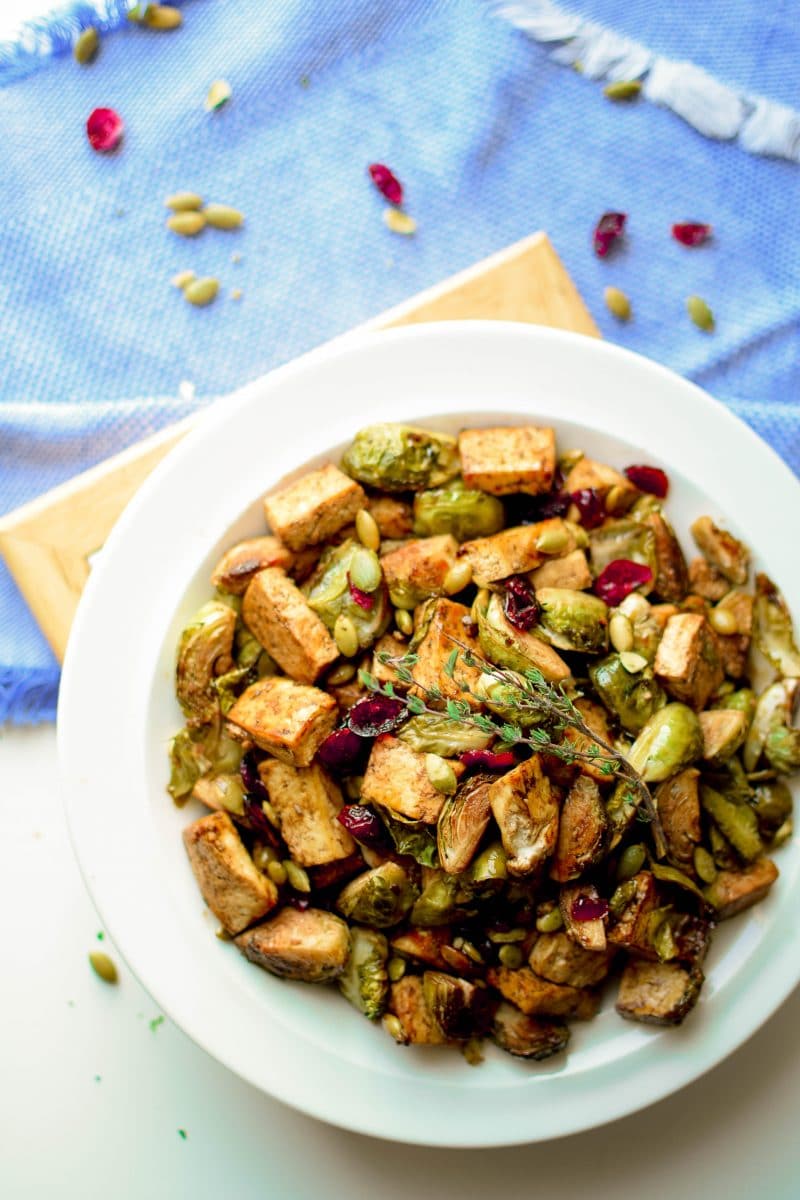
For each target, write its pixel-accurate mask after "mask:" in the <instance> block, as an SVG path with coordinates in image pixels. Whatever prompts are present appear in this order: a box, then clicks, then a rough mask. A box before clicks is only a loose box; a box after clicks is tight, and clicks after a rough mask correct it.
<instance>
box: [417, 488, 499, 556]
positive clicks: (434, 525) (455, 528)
mask: <svg viewBox="0 0 800 1200" xmlns="http://www.w3.org/2000/svg"><path fill="white" fill-rule="evenodd" d="M504 520H505V512H504V509H503V505H502V503H501V502H500V501H499V500H498V499H497V497H496V496H490V495H488V493H486V492H479V491H477V490H476V489H474V488H468V487H466V486H465V484H464V481H463V479H453V480H452V481H451V482H450V483H446V484H445V485H444V486H443V487H438V488H433V489H432V490H431V491H429V492H417V494H416V496H415V497H414V533H415V534H417V536H418V537H431V536H433V535H434V534H437V533H451V534H452V535H453V537H454V538H455V539H456V540H457V541H459V542H466V541H468V539H469V538H478V537H488V536H489V535H490V534H492V533H497V531H498V529H502V527H503V523H504Z"/></svg>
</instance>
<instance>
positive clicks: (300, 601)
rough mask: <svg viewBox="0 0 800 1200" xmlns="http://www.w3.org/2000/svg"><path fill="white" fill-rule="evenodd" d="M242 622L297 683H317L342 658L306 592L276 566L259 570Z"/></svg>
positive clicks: (250, 590)
mask: <svg viewBox="0 0 800 1200" xmlns="http://www.w3.org/2000/svg"><path fill="white" fill-rule="evenodd" d="M242 619H243V620H244V623H245V625H246V626H247V628H248V629H249V630H250V632H251V633H252V635H253V637H254V638H256V640H257V641H259V642H260V643H261V645H262V646H263V647H264V649H265V650H267V651H268V652H269V653H270V654H271V655H272V657H273V658H274V659H275V661H276V663H277V664H278V666H280V667H282V668H283V670H284V671H285V672H286V674H287V675H290V676H291V677H292V679H296V680H297V682H298V683H314V682H315V680H316V679H317V678H318V677H319V676H320V675H321V674H322V672H323V671H324V670H325V668H326V667H329V666H330V665H331V663H333V662H335V661H336V659H337V658H338V657H339V651H338V650H337V649H336V643H335V642H334V640H333V638H332V637H331V635H330V634H329V633H328V631H327V629H326V628H325V626H324V625H323V623H322V621H321V620H320V619H319V617H318V616H317V614H316V613H315V612H313V611H312V609H310V608H309V607H308V605H307V604H306V598H305V596H304V595H303V593H302V592H301V591H300V590H299V588H297V587H295V585H294V584H293V583H292V581H291V579H289V577H288V576H287V575H286V574H285V573H284V572H283V571H281V570H278V568H277V567H267V569H266V570H265V571H259V573H258V575H256V576H255V578H254V579H253V580H252V582H251V583H250V584H249V586H248V588H247V591H246V592H245V594H244V601H243V603H242Z"/></svg>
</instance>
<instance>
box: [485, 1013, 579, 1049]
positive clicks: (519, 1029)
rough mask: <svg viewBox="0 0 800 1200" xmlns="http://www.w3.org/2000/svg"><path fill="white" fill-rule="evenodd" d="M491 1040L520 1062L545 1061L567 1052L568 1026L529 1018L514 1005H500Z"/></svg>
mask: <svg viewBox="0 0 800 1200" xmlns="http://www.w3.org/2000/svg"><path fill="white" fill-rule="evenodd" d="M492 1038H493V1039H494V1041H495V1042H496V1043H497V1045H498V1046H499V1047H500V1049H501V1050H506V1051H507V1052H508V1053H509V1054H513V1055H515V1057H517V1058H532V1059H536V1060H542V1059H545V1058H551V1057H552V1056H553V1055H554V1054H558V1053H559V1052H560V1051H561V1050H565V1049H566V1047H567V1043H568V1042H569V1026H568V1025H565V1024H564V1023H563V1021H553V1020H547V1019H546V1018H544V1017H527V1016H526V1015H525V1013H523V1012H520V1010H519V1009H518V1008H514V1006H513V1004H501V1005H500V1006H499V1007H498V1009H497V1012H496V1013H495V1015H494V1024H493V1025H492Z"/></svg>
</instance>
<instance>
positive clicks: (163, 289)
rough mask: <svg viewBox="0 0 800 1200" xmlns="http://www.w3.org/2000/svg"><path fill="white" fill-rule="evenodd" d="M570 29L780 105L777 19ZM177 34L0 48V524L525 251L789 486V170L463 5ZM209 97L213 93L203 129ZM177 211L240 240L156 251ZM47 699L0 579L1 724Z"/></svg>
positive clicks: (792, 204) (747, 16) (784, 62)
mask: <svg viewBox="0 0 800 1200" xmlns="http://www.w3.org/2000/svg"><path fill="white" fill-rule="evenodd" d="M570 7H571V8H572V9H573V10H574V11H576V12H580V13H581V14H582V15H585V16H591V17H592V18H594V19H596V20H601V21H602V22H603V23H604V24H605V25H607V26H608V27H610V28H612V29H616V30H618V31H620V32H624V33H626V34H628V35H630V36H633V37H635V38H636V39H637V40H638V41H640V42H646V43H647V44H652V45H653V48H654V49H655V50H657V51H660V52H663V53H669V54H671V55H672V56H674V57H684V58H689V59H693V60H694V61H696V62H697V63H698V64H699V65H700V66H704V67H706V68H707V69H708V70H709V71H711V72H713V73H715V74H717V75H718V76H719V77H720V78H722V79H724V80H725V81H726V82H729V83H734V84H737V85H742V86H747V87H753V86H754V80H753V76H754V73H756V72H757V74H758V79H759V82H758V88H757V90H759V91H761V92H762V93H765V94H767V95H768V96H772V97H773V98H775V99H779V100H783V101H784V102H786V101H792V100H793V99H794V98H796V97H797V95H798V87H797V84H798V82H800V24H798V22H797V21H796V20H795V17H794V16H793V14H792V13H791V12H790V9H791V7H792V6H790V5H785V4H782V5H764V4H757V3H755V0H739V2H738V3H736V4H731V3H730V0H706V3H705V4H704V5H702V6H699V7H698V6H693V7H692V10H691V14H690V16H688V15H686V14H687V10H686V8H685V6H667V5H663V4H661V3H656V2H655V0H654V2H651V3H646V2H645V0H586V2H585V3H572V4H571V5H570ZM673 7H675V8H680V9H681V11H682V12H683V13H684V19H683V20H681V21H678V20H676V19H674V18H670V17H669V16H668V14H667V10H669V11H670V12H671V11H672V9H673ZM90 8H91V6H90V5H87V4H82V5H80V6H78V9H79V13H80V16H81V19H82V21H83V22H84V23H86V20H87V12H88V11H89V10H90ZM111 9H113V5H110V4H109V3H106V5H105V12H106V14H108V13H109V11H110V10H111ZM183 12H184V18H185V20H184V25H183V28H182V29H180V30H178V31H177V32H175V33H170V34H159V33H153V32H148V31H146V30H142V29H139V28H135V27H133V26H131V25H130V24H129V23H127V22H123V25H122V27H121V28H119V29H118V30H117V31H115V32H112V33H110V34H109V35H108V36H106V37H104V40H103V44H102V48H101V52H100V55H99V57H98V59H97V61H96V62H95V63H94V64H93V65H91V66H89V67H85V68H81V67H78V66H77V65H76V64H75V63H74V62H73V60H72V58H71V56H70V55H69V54H66V53H60V54H59V53H57V52H58V51H59V49H60V50H62V51H63V49H64V46H65V44H66V43H67V42H68V40H69V39H68V38H67V37H66V36H65V34H64V29H65V28H66V27H67V26H68V25H69V15H70V14H69V13H67V20H66V26H65V24H64V13H62V14H61V18H60V21H59V22H53V23H51V26H50V30H51V32H52V33H53V34H54V36H53V38H52V39H51V42H52V49H53V50H54V53H53V54H52V55H51V56H50V57H42V56H41V55H40V54H38V51H37V53H34V54H33V55H32V54H31V53H30V51H29V49H26V47H30V45H31V44H32V39H31V38H28V39H26V40H25V41H24V42H23V43H17V44H16V45H14V46H11V47H0V84H3V83H5V84H6V85H7V86H5V88H4V90H3V92H2V95H0V153H1V154H2V163H3V170H2V173H0V211H2V213H3V222H2V232H0V336H1V338H2V360H1V361H2V367H1V368H0V511H6V510H9V509H11V508H13V507H15V506H16V505H18V504H21V503H22V502H24V501H25V500H28V499H30V498H31V497H33V496H35V495H36V494H38V493H40V492H42V491H44V490H45V489H47V488H49V487H51V486H53V485H54V484H56V483H58V482H59V481H60V480H62V479H64V478H66V477H68V476H70V475H72V474H74V473H75V472H77V471H79V470H81V469H83V468H85V467H87V466H89V465H90V464H92V463H94V462H97V461H99V460H100V459H102V458H104V457H105V456H107V455H108V454H110V453H112V452H113V451H115V450H118V449H120V448H121V447H123V446H124V445H127V444H129V443H131V442H132V441H134V440H136V439H137V438H139V437H141V436H143V435H145V434H147V433H149V432H152V431H153V430H154V429H156V428H158V427H160V426H161V425H163V424H165V423H166V422H168V421H172V420H175V419H176V418H178V417H180V416H182V415H184V414H185V412H186V411H188V409H189V408H190V407H191V406H192V404H199V403H202V402H205V401H207V400H209V399H212V398H214V397H216V396H219V395H222V394H224V393H225V392H227V391H229V390H230V389H232V388H235V387H237V386H239V385H240V384H242V383H244V382H245V381H247V380H249V379H252V378H253V377H255V376H257V375H259V374H261V373H262V372H264V371H267V370H269V369H270V368H271V367H274V366H276V365H277V364H279V363H281V362H285V361H286V360H288V359H290V358H292V357H294V356H295V355H297V354H299V353H301V352H302V351H304V350H307V349H309V348H310V347H312V346H314V345H316V344H318V343H320V342H322V341H324V340H325V339H327V338H329V337H331V336H333V335H335V334H338V333H341V332H343V331H344V330H346V329H347V328H348V327H350V326H352V325H355V324H357V323H358V322H360V321H362V320H364V319H365V318H367V317H369V316H370V315H372V314H375V313H377V312H379V311H381V310H382V309H384V308H386V307H388V306H389V305H392V304H395V303H397V302H398V301H400V300H402V299H403V298H405V297H407V296H409V295H411V294H413V293H414V292H416V291H418V290H419V289H421V288H423V287H426V286H428V285H430V284H433V283H435V282H437V281H439V280H441V279H443V278H444V277H445V276H447V275H449V274H451V273H452V272H454V271H457V270H459V269H461V268H463V267H466V266H468V265H470V264H471V263H474V262H475V261H476V260H478V259H480V258H482V257H483V256H485V255H487V254H489V253H491V252H493V251H495V250H498V249H500V248H501V247H503V246H505V245H507V244H508V243H510V242H513V241H515V240H516V239H518V238H520V237H522V236H524V235H525V234H527V233H530V232H531V231H533V230H535V229H539V228H542V229H546V230H547V231H548V232H549V234H550V236H551V238H552V240H553V242H554V244H555V246H556V249H557V250H558V252H559V253H560V254H561V256H562V258H563V259H564V261H565V263H566V265H567V267H568V269H569V271H570V272H571V274H572V276H573V278H574V279H575V281H576V283H577V284H578V286H579V288H580V290H581V292H582V293H583V295H584V297H585V299H586V301H587V303H588V304H589V306H590V308H591V309H592V311H593V313H594V315H595V316H596V318H597V320H598V322H599V324H600V326H601V329H602V331H603V334H604V336H606V337H607V338H611V339H612V340H615V341H618V342H621V343H623V344H624V345H627V346H629V347H631V348H633V349H634V350H638V351H641V352H643V353H644V354H647V355H650V356H651V357H653V358H655V359H658V360H660V361H661V362H664V363H666V364H668V365H669V366H670V367H673V368H674V369H675V370H677V371H679V372H681V373H682V374H684V375H686V376H687V377H689V378H691V379H694V380H696V381H697V382H699V383H701V384H702V385H703V386H705V387H706V388H708V389H709V390H710V391H711V392H712V393H714V394H715V395H717V396H719V397H720V398H721V399H723V400H724V401H726V402H727V403H728V404H729V405H730V406H731V408H732V409H733V410H734V411H735V412H737V413H739V414H740V415H741V416H742V417H744V419H745V420H747V421H749V422H750V423H751V424H752V425H753V426H754V427H755V428H756V429H757V430H758V431H759V432H760V433H761V434H762V435H763V436H764V437H765V438H766V439H767V440H768V441H769V442H771V443H772V445H774V446H775V448H776V449H777V450H778V451H779V452H780V453H781V454H783V456H784V457H785V458H786V460H787V461H788V462H789V463H790V464H791V465H792V466H794V467H795V469H796V468H797V467H798V465H799V464H800V419H799V418H798V407H797V398H798V394H800V388H799V386H798V385H800V355H799V354H798V353H797V351H798V342H799V339H798V333H799V331H800V287H798V279H799V278H800V239H798V237H797V232H796V219H795V217H796V209H797V197H798V182H799V181H800V175H798V168H797V166H795V165H793V164H791V163H788V162H784V161H777V160H770V159H766V158H758V157H754V156H750V155H748V154H746V153H745V152H744V151H742V150H741V149H739V148H738V147H737V146H735V145H728V144H723V143H716V142H712V141H709V140H706V139H704V138H703V137H702V136H700V135H699V134H698V133H697V132H695V131H694V130H693V129H691V128H690V127H689V126H688V125H686V124H684V123H683V122H682V121H681V120H680V119H679V118H677V117H676V116H674V115H673V114H671V113H670V112H667V111H665V110H662V109H659V108H656V107H655V106H653V105H651V104H648V103H646V102H645V101H640V102H635V103H633V104H629V105H619V104H612V103H610V102H609V101H607V100H605V99H604V98H603V95H602V90H601V87H600V86H599V85H598V84H597V83H595V82H593V81H591V80H588V79H586V78H585V77H582V76H581V75H580V74H579V73H577V72H575V71H574V70H570V69H568V68H565V67H563V66H559V65H557V64H556V63H554V62H553V61H552V60H551V59H550V57H549V51H548V49H547V48H546V47H543V46H540V45H538V44H536V43H534V42H532V41H531V40H529V39H528V38H526V37H525V36H524V35H523V34H522V33H520V32H519V31H518V30H516V29H514V28H513V27H512V26H511V24H509V23H508V22H507V21H504V20H502V19H500V18H498V17H497V16H496V15H495V14H494V13H493V12H492V10H491V9H490V7H489V6H487V5H486V4H484V3H483V2H481V0H435V2H429V0H428V2H426V0H398V2H396V3H392V4H386V3H383V2H382V0H338V2H337V3H321V4H309V3H308V2H307V0H275V2H273V3H271V4H269V5H264V4H263V3H262V0H239V2H238V3H236V4H230V3H229V4H225V3H216V4H205V3H200V2H199V0H198V2H192V3H187V4H186V5H185V6H184V8H183ZM118 16H119V14H118V13H117V17H118ZM110 19H111V18H110ZM39 33H40V34H41V30H40V31H39ZM42 44H47V39H42V37H41V36H39V37H38V39H36V46H37V47H40V46H41V45H42ZM217 78H225V79H227V80H228V81H229V82H230V84H231V86H232V89H233V98H232V100H231V101H230V103H229V104H228V105H227V106H226V107H225V108H223V109H221V110H220V111H219V112H214V113H207V112H205V111H204V107H203V101H204V99H205V96H206V93H207V90H208V87H209V85H210V84H211V82H212V81H213V80H214V79H217ZM770 89H771V90H770ZM97 106H110V107H113V108H115V109H117V110H118V111H119V112H120V114H121V115H122V116H123V118H124V120H125V123H126V132H125V137H124V141H123V143H122V145H121V147H120V148H119V150H118V151H117V152H116V153H114V154H110V155H100V154H96V153H94V152H93V151H92V150H91V149H90V147H89V145H88V142H87V140H86V135H85V130H84V126H85V121H86V118H87V116H88V114H89V112H90V111H91V110H92V109H93V108H95V107H97ZM375 160H378V161H382V162H385V163H388V164H389V165H390V166H391V167H392V169H393V170H394V171H395V172H396V173H397V174H398V175H399V177H400V178H401V179H402V180H403V182H404V183H405V185H406V191H407V208H408V211H409V212H410V213H412V214H413V216H414V217H415V218H416V219H417V221H418V223H419V229H418V233H417V234H416V236H415V237H413V238H401V237H399V236H397V235H396V234H393V233H391V232H390V231H389V230H388V229H387V228H386V227H385V226H384V224H383V222H382V220H381V213H382V209H383V208H384V206H385V205H384V202H383V200H382V198H381V197H380V195H378V194H377V192H376V191H375V190H374V189H373V188H372V186H371V185H370V182H369V180H368V178H367V175H366V167H367V164H368V163H369V162H372V161H375ZM178 189H192V190H196V191H199V192H200V193H201V194H202V195H203V196H205V197H206V198H207V199H208V200H216V201H221V202H225V203H229V204H233V205H235V206H236V207H238V208H240V209H242V210H243V212H244V213H245V214H246V218H247V221H246V226H245V228H244V229H243V230H242V231H240V232H238V233H223V232H219V231H216V230H207V231H205V232H204V233H203V234H202V235H201V236H200V237H198V238H197V239H195V240H184V239H181V238H179V237H176V236H175V235H173V234H171V233H169V232H168V231H167V230H166V229H165V227H164V218H165V215H166V213H165V210H164V208H163V200H164V197H165V196H166V195H167V194H168V193H169V192H172V191H175V190H178ZM606 209H621V210H623V211H626V212H628V213H629V225H628V229H629V235H628V237H627V240H626V243H625V245H624V246H622V247H621V248H620V250H619V252H618V253H616V254H615V255H614V256H613V257H609V259H608V260H606V261H600V260H599V259H597V258H596V257H595V256H594V255H593V253H592V251H591V245H590V234H591V229H592V226H593V224H594V222H595V220H596V218H597V217H598V216H599V215H600V213H601V212H603V211H604V210H606ZM684 218H694V219H698V220H703V221H710V222H712V223H713V225H714V227H715V238H714V240H713V242H711V243H709V244H708V245H706V246H704V247H702V248H699V249H696V250H687V249H685V248H683V247H681V246H679V245H678V244H677V243H675V242H674V241H672V240H671V238H670V236H669V229H670V226H671V224H672V223H673V222H674V221H676V220H681V219H684ZM235 255H240V256H241V261H234V256H235ZM184 268H191V269H193V270H194V271H195V272H197V273H198V274H214V275H217V276H218V277H219V278H220V280H221V281H222V295H221V296H220V298H219V299H218V300H217V302H216V303H215V304H213V305H212V306H211V307H209V308H207V309H203V310H197V309H193V308H191V307H190V306H189V305H188V304H186V303H185V302H184V301H183V299H182V298H181V296H180V294H179V293H178V292H177V291H176V290H175V289H173V288H171V287H170V285H169V280H170V277H171V276H172V275H173V273H175V272H176V271H179V270H181V269H184ZM610 283H613V284H615V285H617V286H619V287H621V288H623V289H624V290H625V291H626V292H628V294H629V295H630V296H631V298H632V301H633V305H634V312H635V318H634V320H633V321H632V322H631V323H630V324H629V325H625V326H620V325H618V324H617V323H615V321H614V319H613V318H611V317H610V316H609V315H608V314H607V313H606V311H605V309H604V307H603V304H602V291H603V288H604V286H606V285H607V284H610ZM234 288H239V289H241V291H242V298H241V300H238V301H236V300H233V299H231V298H230V291H231V289H234ZM690 293H698V294H700V295H702V296H704V297H705V298H706V299H707V301H708V302H709V304H710V305H711V306H712V308H713V309H714V312H715V314H716V318H717V331H716V332H715V333H714V334H713V335H707V334H704V333H702V332H700V331H699V330H697V329H695V328H694V327H693V326H692V325H691V323H690V322H689V321H688V319H687V317H686V314H685V308H684V304H685V298H686V296H687V295H689V294H690ZM183 381H186V382H187V383H189V384H191V385H193V388H194V389H195V390H196V397H197V398H196V400H194V401H192V400H190V399H187V394H186V389H185V388H184V389H183V391H181V389H180V385H181V383H182V382H183ZM376 386H378V384H376ZM642 402H643V403H647V397H642ZM687 436H691V431H690V430H687ZM289 452H290V448H289ZM57 680H58V671H57V665H56V663H55V661H54V659H53V657H52V655H51V653H50V651H49V650H48V648H47V647H46V645H45V643H44V640H43V638H42V637H41V635H40V633H39V632H38V630H37V628H36V626H35V624H34V622H33V619H32V618H31V616H30V615H29V613H28V612H27V609H26V608H25V605H24V603H23V602H22V600H21V598H20V596H19V594H18V593H17V592H16V589H15V587H14V585H13V583H12V581H11V579H10V578H9V576H8V575H7V574H6V573H5V571H4V569H0V720H1V719H3V718H6V719H11V720H16V721H21V720H37V719H49V718H51V717H52V715H53V712H54V704H55V699H56V692H57Z"/></svg>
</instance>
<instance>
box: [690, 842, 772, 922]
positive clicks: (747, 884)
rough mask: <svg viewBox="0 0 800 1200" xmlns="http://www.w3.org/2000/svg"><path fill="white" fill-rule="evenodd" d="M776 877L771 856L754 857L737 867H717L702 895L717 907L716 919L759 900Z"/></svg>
mask: <svg viewBox="0 0 800 1200" xmlns="http://www.w3.org/2000/svg"><path fill="white" fill-rule="evenodd" d="M777 878H778V868H777V867H776V866H775V863H774V862H773V861H772V859H771V858H757V859H756V861H755V862H753V863H750V864H749V865H748V866H746V867H742V869H741V871H720V872H719V874H718V875H717V878H716V879H715V880H714V882H713V883H712V884H710V885H709V886H708V887H707V888H706V893H705V894H706V899H707V900H708V902H709V904H713V906H714V908H715V909H716V910H717V917H718V918H719V920H720V921H724V920H726V919H727V918H728V917H734V916H736V914H737V913H740V912H741V911H742V909H745V908H749V907H750V905H751V904H757V903H758V902H759V900H763V899H764V897H765V896H766V894H767V892H768V891H769V890H770V888H771V887H772V885H773V883H774V882H775V880H776V879H777Z"/></svg>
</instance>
